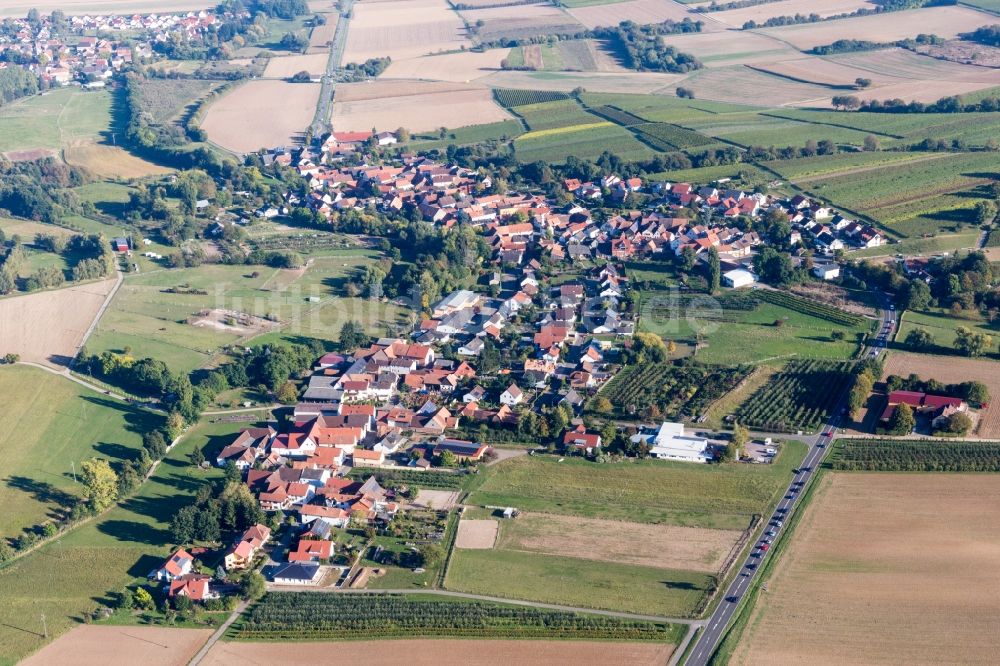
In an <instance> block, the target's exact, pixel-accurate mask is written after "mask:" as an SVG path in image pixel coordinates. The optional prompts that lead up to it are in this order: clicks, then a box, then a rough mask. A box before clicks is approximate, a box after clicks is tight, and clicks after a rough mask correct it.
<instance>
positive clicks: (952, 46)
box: [916, 39, 1000, 67]
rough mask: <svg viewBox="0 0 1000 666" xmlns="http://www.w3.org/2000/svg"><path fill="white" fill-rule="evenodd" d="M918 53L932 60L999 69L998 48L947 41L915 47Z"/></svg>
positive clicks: (955, 40)
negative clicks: (937, 59)
mask: <svg viewBox="0 0 1000 666" xmlns="http://www.w3.org/2000/svg"><path fill="white" fill-rule="evenodd" d="M916 49H917V52H918V53H922V54H924V55H928V56H930V57H932V58H941V59H942V60H949V61H951V62H960V63H962V64H965V65H978V66H980V67H1000V48H997V47H995V46H986V45H985V44H977V43H976V42H966V41H963V40H961V39H949V40H948V41H947V42H945V43H944V44H940V45H931V44H923V45H919V46H917V47H916Z"/></svg>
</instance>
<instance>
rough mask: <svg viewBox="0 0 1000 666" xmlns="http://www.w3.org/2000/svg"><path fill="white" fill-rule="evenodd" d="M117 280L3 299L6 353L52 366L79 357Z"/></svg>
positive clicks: (0, 331) (0, 334)
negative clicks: (96, 318) (85, 336)
mask: <svg viewBox="0 0 1000 666" xmlns="http://www.w3.org/2000/svg"><path fill="white" fill-rule="evenodd" d="M114 285H115V281H114V280H113V279H112V280H102V281H100V282H90V283H87V284H82V285H76V286H71V287H64V288H62V289H54V290H52V291H43V292H37V293H34V294H28V295H25V296H13V297H10V298H4V299H0V341H2V343H3V353H5V354H7V353H14V354H19V355H20V356H21V360H22V361H31V362H33V363H42V364H44V365H48V366H51V367H59V366H62V365H65V363H66V361H67V360H68V359H71V358H73V357H74V356H76V352H77V350H78V349H79V347H80V344H81V343H82V342H83V336H84V334H85V333H86V331H87V329H88V328H89V327H90V324H91V322H93V321H94V317H95V316H96V315H97V313H98V312H99V311H100V309H101V305H103V303H104V299H105V298H106V297H107V295H108V294H109V293H111V289H112V288H113V287H114Z"/></svg>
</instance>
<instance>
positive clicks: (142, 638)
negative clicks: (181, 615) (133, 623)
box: [21, 624, 212, 666]
mask: <svg viewBox="0 0 1000 666" xmlns="http://www.w3.org/2000/svg"><path fill="white" fill-rule="evenodd" d="M211 635H212V631H211V630H210V629H173V628H171V629H168V628H163V627H114V626H102V625H83V624H81V625H79V626H77V627H74V628H73V629H72V630H71V631H69V632H67V633H65V634H63V635H62V636H60V637H59V638H57V639H56V640H55V641H53V642H52V643H49V644H48V645H46V646H45V647H43V648H42V649H41V650H39V651H38V652H36V653H35V654H33V655H32V656H30V657H28V658H27V659H25V660H24V661H22V662H21V664H22V665H23V666H48V665H49V664H73V666H131V665H132V664H143V665H144V666H184V664H187V663H188V661H190V660H191V658H192V657H193V656H194V655H195V653H196V652H198V650H199V649H201V646H202V645H204V644H205V641H207V640H208V637H209V636H211Z"/></svg>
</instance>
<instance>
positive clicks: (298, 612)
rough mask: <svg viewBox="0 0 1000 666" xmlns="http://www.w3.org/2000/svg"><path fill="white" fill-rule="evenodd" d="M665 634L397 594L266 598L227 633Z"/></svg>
mask: <svg viewBox="0 0 1000 666" xmlns="http://www.w3.org/2000/svg"><path fill="white" fill-rule="evenodd" d="M670 635H671V626H670V625H668V624H664V623H657V622H645V621H633V620H625V619H619V618H613V617H598V616H589V615H581V614H578V613H569V612H563V611H550V610H543V609H536V608H528V607H513V606H503V605H499V604H490V603H483V602H468V603H464V602H463V603H455V602H446V601H436V600H429V599H414V598H412V597H407V596H404V595H399V594H356V595H355V594H352V595H347V594H344V595H341V594H310V593H307V592H306V593H295V592H270V593H268V594H267V595H265V596H264V598H263V599H262V600H261V601H259V602H257V603H256V604H254V605H253V606H252V607H251V608H250V609H249V610H248V611H247V612H245V613H244V614H243V616H242V617H241V618H240V620H239V621H238V622H237V623H236V624H235V625H234V627H233V629H231V630H230V637H231V638H234V639H237V640H294V639H323V638H326V639H349V638H365V639H377V638H393V637H399V636H407V637H427V636H459V637H497V638H580V639H582V638H586V639H594V640H599V639H627V640H667V639H669V637H670Z"/></svg>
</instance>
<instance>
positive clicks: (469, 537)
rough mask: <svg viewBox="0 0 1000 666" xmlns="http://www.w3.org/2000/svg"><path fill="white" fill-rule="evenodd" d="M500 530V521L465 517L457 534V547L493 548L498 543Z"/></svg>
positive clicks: (472, 548)
mask: <svg viewBox="0 0 1000 666" xmlns="http://www.w3.org/2000/svg"><path fill="white" fill-rule="evenodd" d="M499 530H500V523H499V522H498V521H496V520H491V519H486V520H467V519H465V518H463V519H462V520H461V522H459V524H458V534H457V535H455V548H466V549H469V550H491V549H492V548H493V546H494V545H496V542H497V533H498V532H499Z"/></svg>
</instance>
